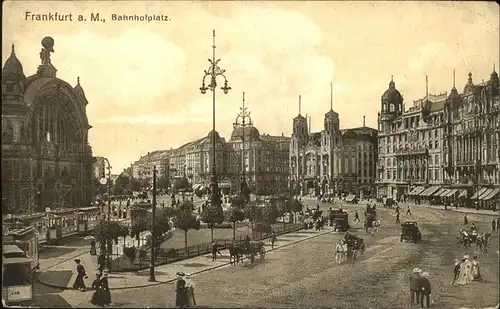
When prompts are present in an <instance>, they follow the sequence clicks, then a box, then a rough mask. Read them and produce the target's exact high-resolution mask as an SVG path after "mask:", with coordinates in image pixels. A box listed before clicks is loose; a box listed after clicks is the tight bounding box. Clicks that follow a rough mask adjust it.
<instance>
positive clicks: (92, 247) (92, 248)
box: [90, 238, 97, 256]
mask: <svg viewBox="0 0 500 309" xmlns="http://www.w3.org/2000/svg"><path fill="white" fill-rule="evenodd" d="M95 246H96V242H95V239H94V238H92V239H91V240H90V255H92V256H94V255H97V249H96V247H95Z"/></svg>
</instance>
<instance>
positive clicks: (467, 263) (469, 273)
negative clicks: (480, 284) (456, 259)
mask: <svg viewBox="0 0 500 309" xmlns="http://www.w3.org/2000/svg"><path fill="white" fill-rule="evenodd" d="M464 259H465V262H464V264H465V267H466V270H467V271H466V273H467V279H468V280H469V282H471V281H473V280H474V276H473V275H472V262H471V261H470V259H469V256H468V255H465V256H464Z"/></svg>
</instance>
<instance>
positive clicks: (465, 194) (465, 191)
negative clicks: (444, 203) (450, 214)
mask: <svg viewBox="0 0 500 309" xmlns="http://www.w3.org/2000/svg"><path fill="white" fill-rule="evenodd" d="M458 197H467V190H462V192H460V195H459V196H458Z"/></svg>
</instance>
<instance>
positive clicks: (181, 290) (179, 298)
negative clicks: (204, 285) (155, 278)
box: [175, 272, 188, 308]
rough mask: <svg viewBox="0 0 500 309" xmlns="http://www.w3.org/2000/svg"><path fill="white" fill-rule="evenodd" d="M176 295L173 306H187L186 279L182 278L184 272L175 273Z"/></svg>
mask: <svg viewBox="0 0 500 309" xmlns="http://www.w3.org/2000/svg"><path fill="white" fill-rule="evenodd" d="M175 292H176V297H175V306H176V307H177V308H185V307H187V306H188V299H187V291H186V281H185V280H184V273H183V272H178V273H177V282H176V289H175Z"/></svg>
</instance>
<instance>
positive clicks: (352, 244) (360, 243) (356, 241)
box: [344, 233, 366, 260]
mask: <svg viewBox="0 0 500 309" xmlns="http://www.w3.org/2000/svg"><path fill="white" fill-rule="evenodd" d="M344 241H345V242H346V244H347V258H348V259H349V258H351V259H353V260H355V259H357V258H358V256H359V255H360V254H361V255H362V254H364V253H365V250H366V244H365V241H364V239H363V238H361V237H358V236H356V235H352V234H350V233H347V234H346V235H345V236H344Z"/></svg>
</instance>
